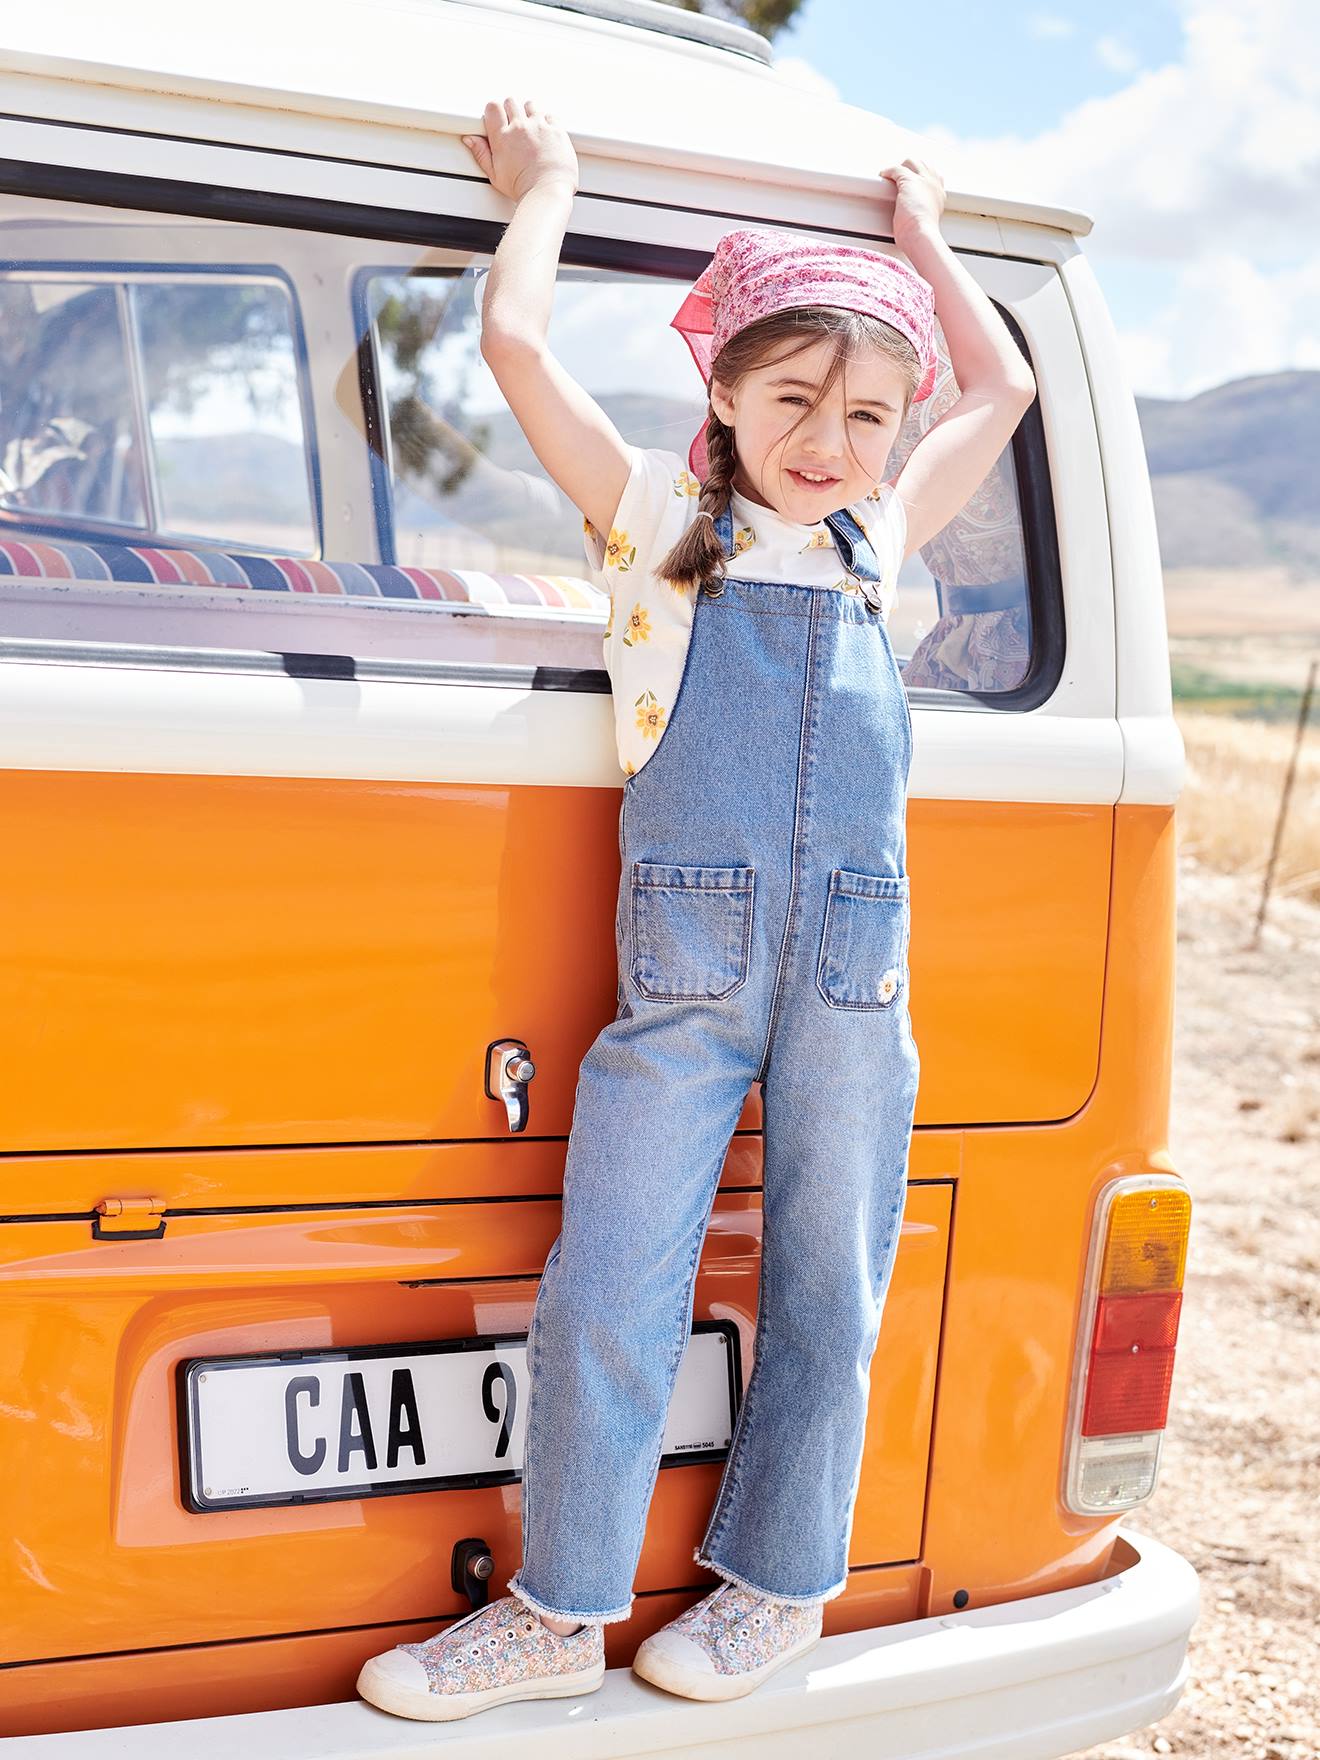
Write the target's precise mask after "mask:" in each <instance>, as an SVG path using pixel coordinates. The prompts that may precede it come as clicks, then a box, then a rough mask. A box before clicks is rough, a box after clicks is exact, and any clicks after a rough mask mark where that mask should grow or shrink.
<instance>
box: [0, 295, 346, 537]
mask: <svg viewBox="0 0 1320 1760" xmlns="http://www.w3.org/2000/svg"><path fill="white" fill-rule="evenodd" d="M0 315H2V318H3V322H2V323H0V330H2V331H3V342H0V356H2V359H3V365H2V366H0V515H9V516H11V517H12V516H27V517H26V519H25V522H24V523H25V524H26V525H27V526H29V527H30V529H32V530H33V531H34V533H35V532H43V533H44V534H45V535H47V536H50V537H55V538H58V537H60V536H62V535H70V536H88V537H95V536H105V537H112V536H113V535H115V533H116V532H117V531H119V532H123V531H125V529H127V532H130V533H131V534H132V540H133V541H135V542H139V543H141V542H144V541H149V540H151V539H159V540H164V541H167V542H176V541H177V542H182V541H185V540H189V539H197V540H201V541H205V542H209V543H222V544H225V545H236V546H238V547H239V548H263V549H264V548H270V547H278V548H279V549H281V550H283V551H286V552H290V553H293V554H302V555H307V554H309V553H311V552H312V551H313V550H314V549H315V548H316V533H315V525H314V518H313V501H312V487H311V477H310V472H309V459H308V447H307V437H306V431H305V424H304V420H303V413H302V392H301V389H300V385H299V374H298V365H297V356H296V353H295V347H294V334H293V315H292V309H291V305H290V300H289V295H288V291H287V289H286V288H285V287H284V286H283V285H281V284H280V283H279V282H277V281H262V280H260V279H256V278H253V279H250V280H249V279H243V280H238V279H235V280H229V279H228V278H225V277H223V276H219V275H215V274H210V273H208V274H205V275H190V274H186V273H183V272H176V273H174V274H166V275H160V276H158V277H156V278H154V279H153V278H149V277H147V276H144V275H140V274H133V273H131V272H124V273H122V274H117V273H116V272H115V271H114V270H113V269H112V268H105V269H100V268H98V270H97V273H96V277H95V279H91V278H90V277H89V278H88V279H85V280H84V279H69V278H67V277H66V276H65V275H63V274H61V273H60V272H59V270H57V269H48V268H33V269H30V270H15V271H11V272H10V273H9V274H7V275H5V276H4V279H3V281H0ZM3 529H4V527H3V525H0V533H2V532H3Z"/></svg>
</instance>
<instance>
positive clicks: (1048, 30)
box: [1027, 12, 1076, 37]
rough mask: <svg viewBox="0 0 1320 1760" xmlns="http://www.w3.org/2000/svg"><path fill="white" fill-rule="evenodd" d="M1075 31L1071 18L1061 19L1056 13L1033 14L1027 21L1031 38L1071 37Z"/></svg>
mask: <svg viewBox="0 0 1320 1760" xmlns="http://www.w3.org/2000/svg"><path fill="white" fill-rule="evenodd" d="M1075 29H1076V26H1075V25H1074V24H1073V22H1072V20H1071V19H1070V18H1060V17H1059V15H1058V14H1057V13H1055V12H1033V13H1032V15H1031V17H1030V18H1029V19H1028V20H1027V35H1028V36H1029V37H1070V36H1072V34H1073V32H1074V31H1075Z"/></svg>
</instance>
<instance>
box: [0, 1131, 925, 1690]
mask: <svg viewBox="0 0 1320 1760" xmlns="http://www.w3.org/2000/svg"><path fill="white" fill-rule="evenodd" d="M364 1153H369V1152H364ZM951 1153H953V1154H955V1155H956V1144H954V1145H950V1144H949V1143H948V1142H947V1141H946V1142H945V1143H944V1145H943V1146H942V1148H941V1145H940V1144H939V1143H937V1142H936V1141H934V1140H930V1139H927V1140H926V1141H925V1142H923V1144H922V1147H921V1152H920V1155H919V1156H918V1157H915V1158H914V1162H915V1161H919V1162H920V1163H921V1164H923V1165H925V1166H928V1167H930V1168H931V1169H932V1170H935V1169H937V1168H938V1167H939V1166H940V1164H941V1163H943V1165H944V1167H945V1168H946V1169H947V1168H948V1167H949V1166H950V1161H949V1156H950V1154H951ZM951 1194H952V1184H951V1182H950V1181H949V1180H948V1179H947V1178H940V1177H938V1174H937V1175H936V1177H933V1178H931V1179H929V1180H925V1181H923V1180H921V1179H920V1178H919V1177H918V1175H917V1170H916V1167H915V1165H914V1183H913V1184H912V1185H911V1186H910V1188H909V1194H908V1202H907V1207H906V1211H905V1215H904V1224H903V1235H902V1239H901V1243H900V1248H899V1254H898V1260H897V1265H896V1270H895V1274H894V1281H893V1284H892V1286H891V1290H890V1295H889V1300H888V1304H887V1307H886V1312H885V1319H884V1327H883V1331H882V1336H881V1340H880V1345H879V1348H878V1351H877V1356H876V1361H875V1365H874V1389H875V1393H874V1397H873V1401H872V1407H871V1412H870V1422H869V1428H868V1432H867V1442H866V1455H865V1466H864V1472H865V1483H864V1489H863V1493H862V1495H861V1497H860V1499H859V1503H858V1508H857V1512H856V1519H855V1525H854V1532H853V1539H852V1552H851V1558H852V1561H853V1562H855V1563H856V1564H857V1565H858V1566H866V1565H878V1564H886V1563H890V1562H904V1561H914V1560H916V1559H917V1557H918V1556H919V1554H920V1550H921V1526H922V1519H923V1511H924V1502H925V1485H926V1465H927V1456H928V1451H929V1444H930V1430H931V1424H932V1420H933V1415H934V1396H935V1379H936V1368H937V1356H938V1348H939V1332H940V1313H941V1309H942V1305H943V1300H944V1281H945V1267H946V1263H947V1258H948V1247H949V1221H950V1209H951ZM760 1221H761V1212H760V1198H759V1194H757V1193H748V1192H728V1193H724V1194H721V1196H720V1197H719V1198H718V1199H717V1202H716V1207H715V1212H714V1216H713V1218H712V1223H711V1229H710V1233H709V1236H708V1239H707V1242H706V1247H705V1251H704V1254H703V1258H702V1267H701V1272H700V1275H699V1279H698V1285H697V1296H696V1316H697V1318H698V1319H702V1318H719V1319H732V1320H734V1321H735V1323H736V1324H737V1326H738V1328H739V1331H740V1333H741V1334H742V1338H743V1352H742V1357H743V1372H744V1375H746V1373H748V1372H749V1371H750V1367H751V1359H752V1344H753V1337H752V1328H753V1325H754V1321H755V1315H756V1284H757V1266H758V1262H759V1250H760ZM558 1223H559V1204H558V1202H557V1201H553V1200H541V1201H537V1200H515V1201H511V1202H509V1203H506V1204H495V1205H483V1204H452V1205H444V1206H438V1207H432V1208H429V1209H427V1208H422V1207H417V1206H411V1207H404V1208H400V1209H382V1210H365V1211H364V1210H349V1211H340V1212H324V1211H319V1212H317V1211H305V1212H286V1213H281V1214H276V1215H260V1216H252V1215H248V1216H225V1217H216V1216H208V1217H182V1218H175V1219H171V1220H170V1221H169V1224H168V1227H167V1232H166V1234H165V1236H164V1237H162V1238H161V1239H158V1240H139V1241H122V1242H111V1241H96V1242H94V1241H92V1239H91V1238H90V1230H89V1227H88V1224H87V1223H86V1222H71V1221H62V1222H27V1223H12V1222H11V1223H9V1224H7V1225H4V1226H0V1353H2V1355H3V1360H4V1361H5V1362H6V1363H7V1364H9V1365H10V1366H11V1367H16V1368H17V1369H18V1377H17V1382H16V1385H17V1386H18V1387H21V1389H22V1395H21V1400H22V1404H21V1407H20V1409H18V1410H16V1411H12V1412H10V1414H9V1415H8V1416H7V1418H6V1425H7V1428H8V1429H9V1431H10V1432H11V1434H12V1435H13V1436H14V1437H16V1438H17V1441H18V1446H17V1447H10V1448H7V1449H6V1450H5V1451H4V1454H3V1456H2V1457H0V1508H3V1509H4V1510H5V1511H6V1521H7V1523H8V1525H9V1543H8V1545H7V1546H6V1547H5V1549H4V1551H3V1563H2V1564H0V1608H3V1610H4V1611H3V1615H0V1622H2V1625H3V1630H0V1646H2V1650H3V1654H4V1656H5V1657H6V1658H7V1659H9V1660H26V1659H31V1660H41V1659H51V1658H59V1657H76V1656H89V1655H96V1654H99V1653H104V1652H125V1651H135V1650H143V1649H150V1648H156V1647H163V1646H178V1645H190V1644H197V1643H200V1642H203V1641H205V1642H212V1643H228V1642H232V1641H235V1640H241V1639H248V1638H254V1637H262V1636H267V1635H272V1634H280V1633H298V1632H305V1631H308V1630H310V1629H312V1628H316V1629H327V1628H344V1627H350V1626H368V1625H370V1626H376V1625H384V1624H388V1623H391V1622H402V1621H410V1620H416V1619H422V1618H425V1617H431V1616H438V1615H444V1614H451V1613H454V1612H456V1611H458V1610H459V1598H458V1597H456V1596H455V1595H454V1593H453V1591H452V1590H451V1589H450V1588H449V1561H450V1554H451V1551H452V1548H453V1546H454V1544H455V1542H456V1541H457V1540H459V1539H461V1538H463V1537H465V1536H472V1535H480V1536H482V1537H483V1538H485V1539H486V1540H487V1541H488V1543H489V1544H490V1545H491V1547H492V1548H493V1551H494V1556H495V1561H496V1570H497V1579H498V1581H499V1582H500V1583H503V1582H504V1581H505V1580H507V1578H508V1577H509V1576H510V1575H511V1574H512V1572H513V1570H514V1569H515V1568H516V1565H517V1562H518V1557H519V1550H520V1535H519V1526H518V1523H519V1504H520V1489H519V1487H518V1486H517V1485H516V1484H515V1485H509V1486H492V1487H486V1488H481V1489H477V1490H469V1489H455V1490H442V1491H429V1492H419V1493H409V1494H403V1495H391V1496H383V1497H375V1498H367V1499H353V1500H343V1501H333V1502H323V1503H315V1504H304V1505H290V1506H285V1507H280V1508H273V1509H259V1508H258V1509H240V1510H226V1511H213V1512H207V1513H194V1512H192V1511H190V1510H188V1509H187V1508H186V1507H185V1505H184V1502H183V1499H182V1495H181V1490H180V1442H179V1413H178V1410H177V1404H176V1370H177V1366H178V1364H179V1363H180V1362H181V1361H182V1360H184V1359H186V1358H189V1357H195V1356H205V1355H218V1356H227V1355H244V1354H249V1353H252V1354H256V1353H260V1352H266V1351H272V1350H317V1349H329V1348H332V1347H338V1346H351V1345H371V1344H386V1343H393V1342H410V1341H420V1340H425V1339H432V1338H456V1337H472V1336H476V1335H479V1334H484V1333H501V1332H503V1333H508V1332H522V1331H525V1330H526V1328H527V1323H528V1321H529V1319H530V1314H531V1307H532V1303H533V1301H534V1298H535V1293H536V1285H537V1277H538V1275H539V1272H540V1269H541V1266H542V1264H543V1263H544V1259H545V1255H546V1253H547V1252H548V1250H549V1247H550V1244H551V1242H552V1240H553V1238H554V1235H555V1233H556V1231H557V1229H558ZM719 1474H720V1467H719V1465H718V1463H716V1464H711V1463H695V1462H694V1463H690V1464H683V1465H678V1466H673V1467H668V1468H666V1469H664V1470H663V1471H662V1472H661V1475H660V1482H659V1486H658V1489H657V1492H656V1497H655V1501H654V1504H653V1507H652V1511H651V1517H650V1523H649V1526H648V1530H647V1539H646V1545H645V1549H644V1551H643V1555H642V1559H641V1563H640V1567H639V1571H638V1575H637V1587H638V1589H639V1590H640V1591H645V1592H652V1591H658V1590H661V1589H680V1588H684V1587H688V1586H694V1585H696V1584H698V1583H700V1582H702V1581H703V1580H705V1581H710V1580H713V1579H711V1578H709V1577H708V1576H707V1573H705V1572H703V1571H701V1570H700V1569H699V1568H698V1567H697V1566H696V1565H695V1564H694V1563H693V1557H692V1554H693V1548H694V1547H695V1546H696V1544H697V1542H698V1540H699V1539H700V1537H701V1531H702V1527H703V1525H704V1521H705V1518H706V1516H707V1514H708V1512H709V1509H710V1507H711V1505H712V1503H713V1501H714V1496H715V1492H716V1488H717V1485H718V1480H719Z"/></svg>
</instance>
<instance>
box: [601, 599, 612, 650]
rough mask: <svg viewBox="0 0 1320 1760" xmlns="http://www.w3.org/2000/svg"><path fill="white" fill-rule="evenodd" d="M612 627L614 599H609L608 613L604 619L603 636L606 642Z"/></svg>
mask: <svg viewBox="0 0 1320 1760" xmlns="http://www.w3.org/2000/svg"><path fill="white" fill-rule="evenodd" d="M613 629H614V600H613V599H611V600H610V614H609V616H608V617H607V618H606V619H605V635H604V638H603V639H604V640H605V641H607V642H608V641H609V639H610V635H611V633H612V632H613Z"/></svg>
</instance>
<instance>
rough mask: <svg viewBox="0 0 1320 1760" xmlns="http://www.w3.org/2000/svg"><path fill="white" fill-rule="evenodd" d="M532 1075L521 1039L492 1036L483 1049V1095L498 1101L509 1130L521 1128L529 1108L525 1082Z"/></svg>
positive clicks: (534, 1067) (519, 1129)
mask: <svg viewBox="0 0 1320 1760" xmlns="http://www.w3.org/2000/svg"><path fill="white" fill-rule="evenodd" d="M535 1074H536V1065H535V1064H534V1063H533V1062H532V1059H531V1056H530V1054H529V1052H528V1050H527V1047H526V1045H524V1044H523V1042H522V1040H521V1039H496V1040H495V1042H494V1044H493V1045H489V1046H487V1048H486V1098H487V1099H488V1100H502V1101H503V1102H504V1108H505V1111H506V1112H507V1113H508V1116H509V1129H510V1131H514V1132H516V1131H525V1130H526V1129H527V1119H528V1114H529V1111H530V1108H529V1105H528V1100H527V1084H528V1082H530V1081H531V1079H532V1077H533V1076H534V1075H535Z"/></svg>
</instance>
